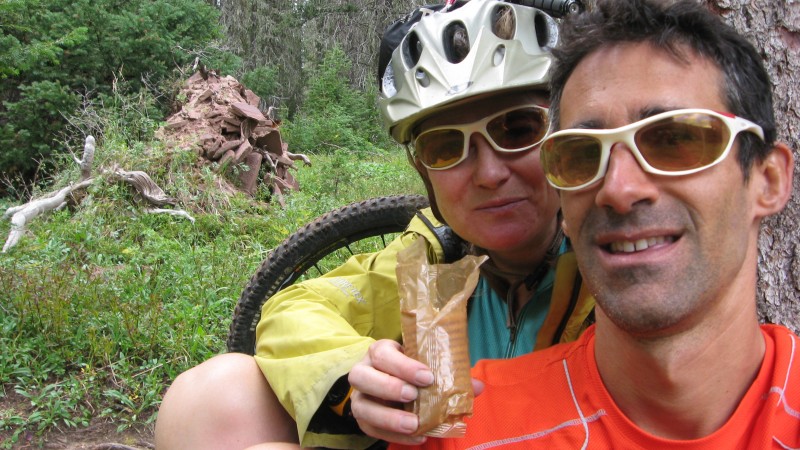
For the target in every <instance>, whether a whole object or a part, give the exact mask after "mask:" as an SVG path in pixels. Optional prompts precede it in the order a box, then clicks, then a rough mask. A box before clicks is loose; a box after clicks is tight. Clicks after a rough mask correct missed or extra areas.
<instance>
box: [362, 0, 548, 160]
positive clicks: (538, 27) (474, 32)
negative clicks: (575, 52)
mask: <svg viewBox="0 0 800 450" xmlns="http://www.w3.org/2000/svg"><path fill="white" fill-rule="evenodd" d="M458 5H459V4H458V3H457V4H456V7H455V8H447V7H444V8H439V9H438V10H436V11H433V10H426V9H425V8H422V9H421V10H420V11H421V13H422V17H421V18H419V21H418V22H416V23H413V24H412V25H411V26H410V28H409V31H408V33H407V34H406V35H405V37H403V39H402V40H401V41H400V44H399V45H397V47H396V48H395V49H394V50H393V51H392V53H391V60H390V61H389V63H388V65H386V66H385V69H384V67H380V68H379V70H382V72H380V73H379V76H380V77H381V86H380V97H379V99H378V103H379V107H380V110H381V114H382V116H383V119H384V125H385V127H386V128H387V130H388V131H389V133H390V134H391V135H392V137H393V138H394V139H395V140H396V141H397V142H399V143H401V144H407V143H408V142H409V141H410V140H411V133H412V130H413V127H414V125H415V124H417V123H418V122H419V121H421V120H422V119H424V118H425V117H427V116H429V115H430V114H433V113H435V112H436V111H438V110H440V109H442V108H443V107H445V106H449V105H451V104H453V103H455V102H457V101H459V100H463V99H467V98H470V97H473V96H476V95H479V94H483V93H487V92H500V91H510V90H520V89H530V88H535V87H541V86H546V85H547V83H548V81H549V77H548V69H549V68H550V64H551V56H550V50H551V49H552V48H553V47H554V46H555V45H556V42H557V40H558V28H557V25H556V22H555V20H554V19H553V18H552V17H550V16H549V15H548V14H546V13H544V12H542V11H540V10H538V9H535V8H532V7H529V6H521V5H517V4H512V3H506V2H503V1H498V0H469V1H467V2H466V3H463V4H461V6H460V7H459V6H458ZM501 18H502V19H501ZM407 19H408V18H406V20H407ZM502 22H505V23H506V24H507V26H501V25H500V24H501V23H502Z"/></svg>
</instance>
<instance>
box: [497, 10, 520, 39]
mask: <svg viewBox="0 0 800 450" xmlns="http://www.w3.org/2000/svg"><path fill="white" fill-rule="evenodd" d="M516 29H517V19H516V17H515V16H514V10H513V9H512V8H511V6H509V5H500V6H498V7H497V8H495V10H494V13H493V14H492V33H494V35H495V36H497V37H499V38H500V39H506V40H508V39H512V38H513V37H514V32H515V31H516Z"/></svg>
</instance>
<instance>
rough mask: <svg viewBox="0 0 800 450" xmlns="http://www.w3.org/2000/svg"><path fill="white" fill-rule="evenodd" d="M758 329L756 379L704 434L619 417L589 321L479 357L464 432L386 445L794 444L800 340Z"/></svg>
mask: <svg viewBox="0 0 800 450" xmlns="http://www.w3.org/2000/svg"><path fill="white" fill-rule="evenodd" d="M761 329H762V333H763V335H764V339H765V341H766V351H765V354H764V360H763V362H762V365H761V369H760V371H759V373H758V376H757V377H756V380H755V381H754V382H753V384H752V385H751V386H750V389H748V391H747V393H746V394H745V396H744V398H742V401H741V403H740V404H739V406H738V407H737V408H736V411H735V412H734V413H733V415H732V416H731V418H730V419H729V420H728V422H727V423H725V425H723V426H722V427H721V428H720V429H719V430H717V431H715V432H714V433H712V434H711V435H709V436H706V437H704V438H702V439H696V440H691V441H672V440H667V439H662V438H659V437H656V436H653V435H651V434H649V433H647V432H645V431H643V430H641V429H640V428H638V427H637V426H636V425H634V424H633V423H632V422H631V421H630V420H628V418H627V417H625V415H624V414H623V413H622V412H621V411H620V410H619V409H618V408H617V406H616V404H615V403H614V401H613V400H612V399H611V397H610V396H609V394H608V391H606V389H605V386H604V385H603V383H602V381H601V379H600V375H599V373H598V372H597V364H596V362H595V359H594V343H595V333H594V331H595V330H594V327H591V328H589V329H588V330H587V331H586V332H585V333H584V334H583V336H582V337H581V338H580V339H579V340H578V341H576V342H573V343H571V344H561V345H558V346H556V347H552V348H550V349H546V350H542V351H539V352H534V353H531V354H529V355H525V356H522V357H519V358H515V359H510V360H484V361H481V362H479V363H478V365H476V366H475V368H474V369H473V371H472V376H473V377H474V378H478V379H480V380H483V381H484V382H485V383H486V389H485V390H484V392H483V393H482V394H481V395H480V396H478V397H477V398H476V399H475V408H474V414H473V417H471V418H469V419H467V435H466V436H465V437H464V438H455V439H436V438H428V441H427V442H426V444H425V445H424V446H421V447H404V446H399V445H392V446H390V447H389V448H390V449H395V450H398V449H405V448H424V449H490V448H503V449H531V448H544V449H581V448H589V449H593V448H594V449H605V448H614V449H638V448H641V449H662V448H674V449H698V450H700V449H703V450H706V449H771V448H775V449H787V448H800V354H798V353H799V350H798V343H799V342H800V338H798V337H797V336H796V335H795V334H793V333H792V332H791V331H790V330H788V329H786V328H784V327H781V326H777V325H762V327H761ZM721 376H726V375H725V374H722V375H721Z"/></svg>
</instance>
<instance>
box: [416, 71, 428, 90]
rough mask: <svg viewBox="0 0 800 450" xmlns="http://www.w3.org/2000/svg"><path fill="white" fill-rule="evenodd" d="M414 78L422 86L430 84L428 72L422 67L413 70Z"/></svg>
mask: <svg viewBox="0 0 800 450" xmlns="http://www.w3.org/2000/svg"><path fill="white" fill-rule="evenodd" d="M414 78H416V79H417V83H419V85H420V86H422V87H428V85H430V84H431V79H430V77H428V74H427V73H425V71H424V70H422V69H417V71H416V72H414Z"/></svg>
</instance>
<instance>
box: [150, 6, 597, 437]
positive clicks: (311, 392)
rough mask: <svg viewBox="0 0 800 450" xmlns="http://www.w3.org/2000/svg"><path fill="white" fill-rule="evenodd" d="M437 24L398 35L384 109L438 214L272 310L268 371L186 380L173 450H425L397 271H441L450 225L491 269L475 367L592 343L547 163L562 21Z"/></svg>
mask: <svg viewBox="0 0 800 450" xmlns="http://www.w3.org/2000/svg"><path fill="white" fill-rule="evenodd" d="M426 11H427V10H425V9H421V10H416V11H414V12H413V13H412V14H410V15H409V16H408V17H406V18H404V19H402V20H401V21H399V22H397V23H396V24H395V25H393V26H392V27H390V29H389V31H388V32H387V34H386V35H385V37H384V44H387V43H388V46H389V47H390V51H387V52H386V54H387V55H391V60H390V62H389V64H384V63H381V64H380V67H382V68H385V70H381V72H380V74H379V75H380V78H381V86H382V88H381V98H380V100H379V102H380V108H381V113H382V115H383V117H384V120H385V123H386V126H387V129H388V130H389V132H390V133H391V135H392V136H393V137H394V138H395V139H396V140H397V141H398V142H400V143H401V144H404V145H406V146H407V148H408V151H409V158H410V160H411V162H412V164H414V166H415V168H416V169H417V171H418V172H419V174H420V176H421V177H422V179H423V181H424V183H425V186H426V188H427V191H428V195H429V197H430V200H431V208H430V210H429V211H426V212H425V214H420V215H418V217H417V218H415V219H414V220H412V222H411V224H409V227H408V229H407V231H406V232H405V233H404V234H403V235H402V236H400V237H399V238H398V239H396V240H395V241H394V242H392V243H391V244H390V245H389V246H387V248H386V249H384V250H382V251H380V252H377V253H374V254H370V255H358V256H355V257H353V258H351V259H350V260H349V261H348V262H347V263H346V264H345V265H343V266H342V267H340V268H338V269H336V270H334V271H332V272H330V273H329V274H326V276H324V277H321V278H319V279H316V280H310V281H307V282H304V283H301V284H298V285H295V286H291V287H290V288H287V289H286V290H285V291H283V292H281V293H279V294H278V295H276V296H274V297H273V298H271V299H270V300H269V301H268V302H267V303H266V304H265V306H264V309H263V312H262V320H261V323H260V324H259V326H258V330H257V333H258V342H257V348H256V357H255V358H251V357H249V356H245V355H236V354H226V355H220V356H217V357H215V358H212V359H211V360H209V361H207V362H204V363H203V364H201V365H199V366H198V367H196V368H193V369H191V370H189V371H187V372H186V373H184V374H182V375H181V376H180V377H178V379H176V381H175V382H174V383H173V385H172V386H171V388H170V389H169V391H168V392H167V394H166V396H165V398H164V402H163V404H162V407H161V411H160V412H159V419H158V422H157V424H156V444H157V447H158V448H159V449H170V448H195V449H196V448H228V449H229V448H242V447H246V446H248V445H254V444H256V443H268V442H289V443H298V442H301V443H302V445H303V446H307V447H314V446H324V447H333V448H351V449H352V448H365V447H367V446H369V445H370V444H372V443H373V442H374V441H375V438H379V439H384V440H391V441H396V442H409V443H410V442H415V440H414V438H411V437H409V435H410V433H412V432H413V431H414V430H415V429H416V425H417V424H416V416H414V415H413V414H410V413H406V412H404V411H402V410H401V409H398V408H397V407H395V405H396V402H402V401H408V400H409V398H408V396H409V395H416V394H415V393H416V390H415V386H418V385H424V384H425V381H427V377H429V372H428V371H427V368H425V367H424V366H422V365H421V364H420V363H418V362H416V361H413V360H411V359H409V358H406V357H405V356H404V355H403V354H402V352H401V351H400V344H398V341H399V340H400V319H399V317H400V314H399V301H398V297H397V284H396V279H395V266H396V255H397V252H398V251H400V250H402V249H404V248H406V247H407V246H408V245H410V243H411V242H413V241H414V240H416V239H418V238H419V237H420V236H422V237H424V238H425V239H426V241H427V242H428V243H429V255H430V259H431V261H432V262H437V261H441V260H442V259H443V258H444V254H443V252H442V248H441V247H440V246H439V245H438V241H437V238H436V234H435V233H434V230H435V229H437V227H438V226H440V225H441V224H442V223H446V224H447V225H448V226H449V227H450V228H452V230H453V231H454V232H455V233H456V234H457V235H458V236H460V237H461V238H462V239H463V240H464V241H466V242H468V243H469V246H468V247H469V249H468V251H469V252H471V253H479V254H486V255H488V256H489V257H490V259H489V261H488V262H487V263H485V264H484V265H483V266H482V267H481V277H480V281H479V283H478V286H477V288H476V290H475V292H474V294H473V296H472V298H471V300H470V303H469V324H468V326H469V335H470V336H472V337H474V336H480V339H474V338H473V339H470V355H471V358H472V360H473V362H474V361H476V360H478V359H481V358H500V357H510V356H515V355H520V354H524V353H528V352H530V351H533V350H535V349H539V348H545V347H547V346H549V345H552V344H553V343H555V342H559V341H563V340H572V339H575V338H576V337H577V335H578V334H579V333H580V331H582V329H583V328H584V327H585V325H586V324H585V323H584V322H586V320H587V318H588V317H590V312H591V308H592V306H593V302H592V300H591V298H589V297H588V296H587V295H586V294H585V293H582V292H580V289H579V284H578V283H579V277H578V275H577V269H576V266H575V263H574V258H573V256H572V254H571V253H570V252H568V251H567V250H568V243H567V242H566V241H565V240H564V239H563V235H562V233H561V231H560V228H559V216H558V210H559V204H558V197H557V195H556V193H555V191H554V190H553V189H552V188H550V187H549V186H548V185H547V183H546V181H545V178H544V175H543V173H542V169H541V167H540V166H539V158H538V152H537V149H538V147H537V146H538V144H539V143H540V142H541V140H542V139H543V138H544V135H545V133H546V130H547V123H548V118H547V109H546V107H545V106H544V105H546V100H547V91H546V84H547V81H548V79H547V70H548V68H549V65H550V54H549V48H550V47H552V46H553V45H554V44H555V41H556V37H557V36H556V31H555V25H554V22H553V20H552V19H551V18H550V17H549V16H547V15H546V14H544V13H542V12H541V11H538V10H536V9H533V8H529V7H525V6H519V5H513V4H509V3H505V2H500V1H496V0H472V1H470V2H466V3H464V4H456V5H454V6H453V7H450V8H447V7H445V8H442V9H439V10H438V11H436V12H426ZM487 24H491V25H487ZM398 35H399V36H401V37H402V39H397V36H398ZM393 40H395V41H400V42H399V44H397V43H395V44H392V43H391V42H392V41H393ZM356 364H358V366H357V369H356V370H354V371H353V372H351V369H353V367H354V366H356ZM348 375H349V379H348ZM267 380H268V382H267ZM350 383H352V384H353V386H354V387H356V388H357V391H355V393H354V394H353V395H352V399H351V396H350V393H351V392H353V391H352V390H351V388H350ZM351 408H352V413H353V414H350V411H351ZM190 412H191V414H189V413H190ZM353 416H355V418H354V417H353ZM356 420H357V423H356ZM364 433H366V434H367V435H366V436H365V435H364ZM298 436H299V437H300V439H299V440H298ZM262 448H269V446H268V445H267V444H264V445H263V446H262ZM283 448H285V447H283Z"/></svg>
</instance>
